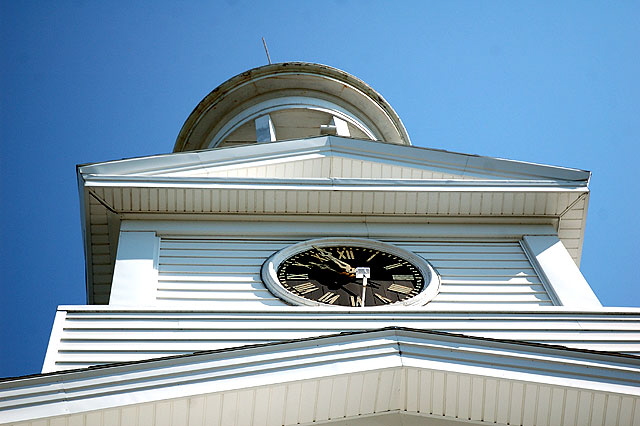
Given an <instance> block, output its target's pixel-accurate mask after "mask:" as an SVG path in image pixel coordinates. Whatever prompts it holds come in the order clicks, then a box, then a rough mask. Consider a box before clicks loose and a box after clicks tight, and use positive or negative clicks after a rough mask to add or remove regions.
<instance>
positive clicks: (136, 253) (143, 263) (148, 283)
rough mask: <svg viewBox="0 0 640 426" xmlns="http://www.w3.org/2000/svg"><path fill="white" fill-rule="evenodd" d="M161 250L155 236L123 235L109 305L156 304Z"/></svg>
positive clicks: (141, 233)
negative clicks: (159, 253)
mask: <svg viewBox="0 0 640 426" xmlns="http://www.w3.org/2000/svg"><path fill="white" fill-rule="evenodd" d="M159 246H160V239H159V238H158V236H157V235H156V233H155V232H135V231H134V232H132V231H121V232H120V239H119V242H118V254H117V257H116V264H115V268H114V272H113V284H112V286H111V297H110V299H109V304H110V305H123V306H149V305H153V304H154V302H155V292H156V288H157V285H158V250H159Z"/></svg>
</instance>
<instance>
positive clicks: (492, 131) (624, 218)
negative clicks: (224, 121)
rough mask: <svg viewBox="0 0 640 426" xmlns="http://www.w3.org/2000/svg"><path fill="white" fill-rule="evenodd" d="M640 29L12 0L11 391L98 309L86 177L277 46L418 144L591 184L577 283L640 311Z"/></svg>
mask: <svg viewBox="0 0 640 426" xmlns="http://www.w3.org/2000/svg"><path fill="white" fill-rule="evenodd" d="M638 28H640V3H638V2H627V1H618V2H583V1H579V2H578V1H563V2H551V1H521V2H512V1H505V2H500V1H487V2H471V1H450V2H445V1H442V2H428V1H416V2H381V1H380V2H376V1H355V0H353V1H324V2H317V1H306V2H297V1H289V2H287V1H281V2H279V1H270V2H260V3H258V2H256V3H254V2H249V1H219V2H216V1H207V2H204V1H203V2H198V1H193V2H162V1H154V2H129V1H127V2H125V1H112V2H94V1H56V2H44V1H40V2H34V1H21V2H9V1H5V2H0V49H1V50H0V59H1V60H2V67H0V99H1V103H0V136H1V138H2V140H1V143H0V146H1V149H2V152H1V155H0V177H1V179H0V180H1V192H0V197H1V198H0V199H1V200H2V208H1V209H0V214H1V215H2V218H1V221H0V223H1V224H2V225H1V226H2V232H1V238H0V255H1V256H2V257H1V259H2V260H1V262H2V274H1V275H0V285H1V290H2V291H1V293H0V312H1V315H2V317H1V318H0V338H1V340H0V341H1V342H2V344H1V345H0V377H7V376H17V375H23V374H30V373H37V372H39V371H40V368H41V365H42V360H43V358H44V354H45V350H46V345H47V341H48V336H49V332H50V329H51V325H52V322H53V318H54V315H55V310H56V306H57V305H67V304H84V303H85V284H84V260H83V256H84V255H83V248H82V236H81V229H80V218H79V203H78V191H77V184H76V176H75V166H76V164H82V163H91V162H100V161H107V160H113V159H119V158H126V157H134V156H145V155H151V154H157V153H167V152H170V151H171V150H172V148H173V144H174V142H175V138H176V136H177V134H178V131H179V130H180V128H181V126H182V124H183V122H184V120H185V119H186V118H187V116H188V115H189V113H190V112H191V111H192V109H193V108H194V107H195V105H196V104H197V103H198V102H199V101H200V100H201V99H202V98H203V97H204V96H205V95H206V94H207V93H209V92H210V91H211V90H212V89H213V88H215V87H216V86H217V85H219V84H220V83H222V82H223V81H225V80H227V79H228V78H230V77H232V76H234V75H236V74H238V73H240V72H242V71H244V70H247V69H250V68H253V67H256V66H260V65H264V64H265V63H266V57H265V54H264V51H263V47H262V42H261V37H263V36H264V37H265V38H266V39H267V42H268V44H269V50H270V53H271V58H272V60H273V61H274V62H285V61H308V62H318V63H323V64H327V65H331V66H334V67H336V68H340V69H343V70H345V71H347V72H349V73H351V74H354V75H356V76H357V77H359V78H361V79H363V80H364V81H366V82H367V83H369V84H370V85H371V86H373V88H375V89H376V90H377V91H379V92H380V93H381V94H382V95H383V96H384V97H385V98H386V99H387V100H388V101H389V102H390V103H391V105H393V107H394V108H395V110H396V111H397V112H398V114H399V115H400V117H401V118H402V120H403V121H404V123H405V126H406V127H407V129H408V132H409V135H410V137H411V139H412V141H413V143H414V145H417V146H424V147H432V148H439V149H446V150H451V151H458V152H465V153H473V154H481V155H488V156H495V157H501V158H510V159H516V160H523V161H531V162H537V163H543V164H551V165H560V166H567V167H574V168H579V169H586V170H590V171H591V172H592V173H593V176H592V181H591V190H592V194H591V201H590V207H589V217H588V220H587V231H586V238H585V246H584V253H583V260H582V270H583V273H584V274H585V276H586V278H587V280H588V281H589V282H590V284H591V285H592V287H593V288H594V290H595V292H596V294H597V295H598V297H599V298H600V300H601V301H602V303H603V304H604V305H605V306H636V307H638V306H640V291H639V290H638V287H637V283H638V281H639V278H640V274H639V272H638V271H639V269H638V268H637V265H636V262H637V261H638V255H639V254H640V250H639V249H638V241H639V237H640V232H639V231H638V225H637V219H636V217H637V213H636V211H637V209H638V205H639V201H638V196H639V195H640V191H639V190H638V187H637V186H636V184H635V183H634V179H635V178H634V176H635V175H636V174H637V171H636V169H637V161H638V158H640V155H639V154H640V148H639V146H638V142H639V141H640V118H639V117H640V83H639V77H638V76H640V55H639V54H638V52H640V31H638Z"/></svg>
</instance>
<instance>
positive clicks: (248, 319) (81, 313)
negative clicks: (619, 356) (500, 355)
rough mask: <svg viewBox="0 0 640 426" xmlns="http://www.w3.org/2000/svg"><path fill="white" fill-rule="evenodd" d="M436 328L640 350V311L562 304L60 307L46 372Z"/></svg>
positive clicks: (637, 352)
mask: <svg viewBox="0 0 640 426" xmlns="http://www.w3.org/2000/svg"><path fill="white" fill-rule="evenodd" d="M390 326H395V327H407V328H415V329H422V330H438V331H445V332H451V333H460V334H465V335H468V336H478V337H487V338H495V339H507V340H520V341H529V342H537V343H545V344H552V345H562V346H566V347H571V348H581V349H590V350H600V351H618V352H626V353H631V354H635V355H640V313H639V312H638V311H637V310H636V311H633V312H630V311H628V310H627V311H620V312H618V311H612V310H609V311H602V312H576V311H567V310H566V309H565V308H561V307H550V308H544V309H540V308H537V309H532V310H526V309H516V310H512V311H504V312H497V311H493V312H490V311H484V310H478V309H476V310H471V309H469V310H468V311H466V312H461V311H453V310H442V311H427V310H420V309H419V308H414V309H412V310H407V309H398V310H393V311H380V310H375V309H366V308H362V309H337V308H310V307H291V306H289V307H275V306H274V307H264V308H262V309H261V310H255V311H253V312H252V311H251V310H250V309H247V310H233V309H227V310H225V309H224V308H222V309H218V310H209V309H206V310H204V309H203V310H195V309H194V310H175V309H165V310H160V309H154V310H150V309H149V310H120V309H116V308H110V307H105V308H98V307H95V306H87V307H66V308H65V307H62V308H61V310H60V311H59V313H58V315H57V317H56V321H55V324H54V327H53V332H52V340H51V343H50V347H49V350H48V351H47V357H46V360H45V367H44V370H45V371H53V370H63V369H68V368H80V367H87V366H89V365H95V364H104V363H110V362H121V361H135V360H142V359H148V358H154V357H162V356H168V355H177V354H183V353H190V352H195V351H199V350H216V349H223V348H230V347H237V346H244V345H252V344H258V343H266V342H277V341H286V340H290V339H301V338H306V337H312V336H320V335H328V334H338V333H342V332H350V331H359V330H372V329H378V328H383V327H390Z"/></svg>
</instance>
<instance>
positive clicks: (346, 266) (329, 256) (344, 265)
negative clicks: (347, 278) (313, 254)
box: [314, 247, 356, 274]
mask: <svg viewBox="0 0 640 426" xmlns="http://www.w3.org/2000/svg"><path fill="white" fill-rule="evenodd" d="M314 248H315V249H316V250H318V253H320V255H321V256H323V257H326V258H327V259H329V260H331V261H333V262H334V263H335V264H336V265H338V266H339V267H341V268H342V269H344V270H345V271H347V272H348V273H350V274H354V273H355V272H356V268H354V267H352V266H351V265H349V264H348V263H347V262H343V261H342V260H340V259H338V258H336V257H335V256H334V255H332V254H331V253H329V252H328V251H327V250H325V249H323V248H320V247H314Z"/></svg>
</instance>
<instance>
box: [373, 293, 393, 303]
mask: <svg viewBox="0 0 640 426" xmlns="http://www.w3.org/2000/svg"><path fill="white" fill-rule="evenodd" d="M373 295H374V296H375V297H377V298H378V300H380V301H381V302H382V303H391V299H389V298H387V297H384V296H381V295H379V294H378V293H373Z"/></svg>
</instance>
